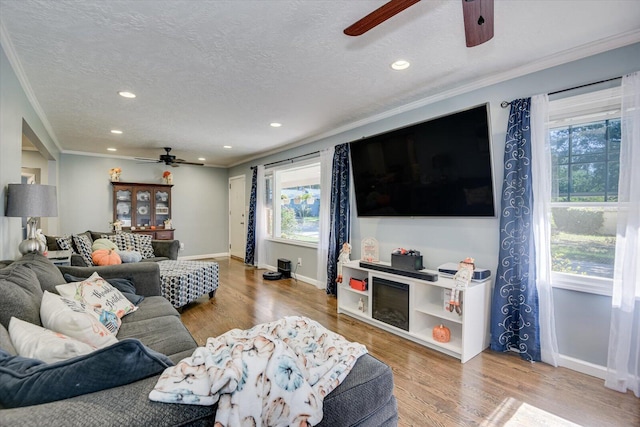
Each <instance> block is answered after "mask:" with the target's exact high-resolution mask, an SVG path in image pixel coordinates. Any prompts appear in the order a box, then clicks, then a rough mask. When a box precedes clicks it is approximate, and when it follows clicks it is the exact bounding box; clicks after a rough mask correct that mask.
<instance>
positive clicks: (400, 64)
mask: <svg viewBox="0 0 640 427" xmlns="http://www.w3.org/2000/svg"><path fill="white" fill-rule="evenodd" d="M410 66H411V63H410V62H409V61H405V60H404V59H399V60H397V61H396V62H394V63H393V64H391V68H393V69H394V70H396V71H402V70H406V69H407V68H409V67H410Z"/></svg>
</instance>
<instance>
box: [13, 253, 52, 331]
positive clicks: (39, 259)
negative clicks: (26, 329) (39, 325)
mask: <svg viewBox="0 0 640 427" xmlns="http://www.w3.org/2000/svg"><path fill="white" fill-rule="evenodd" d="M11 265H12V266H13V265H16V266H17V265H25V266H27V267H28V268H29V269H30V270H32V271H33V272H34V273H36V276H37V277H38V282H40V289H42V290H43V291H49V292H52V291H55V289H56V285H59V284H60V283H64V277H62V273H61V272H60V269H59V268H58V267H56V266H55V265H54V264H53V262H51V260H50V259H49V258H47V257H46V256H44V255H42V254H40V253H37V252H29V253H28V254H24V255H23V256H22V258H20V259H18V260H16V261H14V262H13V264H11ZM16 317H20V318H22V317H21V316H16ZM22 319H23V320H26V319H24V318H22ZM32 323H33V322H32Z"/></svg>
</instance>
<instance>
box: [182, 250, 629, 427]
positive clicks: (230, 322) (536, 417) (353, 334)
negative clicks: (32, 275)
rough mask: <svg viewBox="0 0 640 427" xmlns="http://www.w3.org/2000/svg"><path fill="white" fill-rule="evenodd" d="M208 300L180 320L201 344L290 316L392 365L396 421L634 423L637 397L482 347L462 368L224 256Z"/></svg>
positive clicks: (316, 294)
mask: <svg viewBox="0 0 640 427" xmlns="http://www.w3.org/2000/svg"><path fill="white" fill-rule="evenodd" d="M215 261H217V262H218V263H219V265H220V286H219V288H218V291H217V293H216V296H215V297H214V298H213V299H210V300H209V299H208V298H207V297H206V296H204V297H201V298H200V299H198V300H197V301H196V302H195V303H193V304H190V305H188V306H186V307H185V308H184V310H183V313H182V320H183V322H184V323H185V325H186V326H187V328H188V329H189V330H190V331H191V333H192V334H193V336H194V337H195V338H196V340H197V341H198V344H200V345H202V344H204V343H205V342H206V340H207V338H208V337H210V336H217V335H220V334H222V333H224V332H226V331H228V330H229V329H233V328H240V329H247V328H250V327H251V326H253V325H255V324H257V323H263V322H269V321H272V320H276V319H279V318H281V317H283V316H288V315H302V316H307V317H309V318H312V319H315V320H317V321H318V322H320V323H321V324H322V325H324V326H325V327H327V328H329V329H331V330H333V331H336V332H338V333H339V334H342V335H343V336H344V337H345V338H347V339H349V340H351V341H358V342H360V343H362V344H365V345H366V346H367V348H368V350H369V352H370V353H371V354H372V355H373V356H375V357H377V358H378V359H380V360H382V361H384V362H385V363H387V364H388V365H390V366H391V367H392V369H393V373H394V383H395V393H394V394H395V396H396V398H397V400H398V411H399V418H400V420H399V425H400V426H541V425H544V426H565V425H566V426H575V425H580V426H598V427H600V426H640V399H638V398H636V397H635V396H633V394H632V393H630V392H629V393H626V394H622V393H618V392H615V391H612V390H609V389H607V388H605V387H604V381H603V380H601V379H598V378H594V377H591V376H588V375H584V374H580V373H577V372H575V371H572V370H569V369H566V368H554V367H552V366H549V365H546V364H544V363H529V362H525V361H523V360H521V359H520V358H519V357H517V356H515V355H510V354H501V353H495V352H492V351H490V350H485V351H484V352H483V353H481V354H480V355H478V356H476V357H474V358H473V359H471V360H470V361H468V362H467V363H465V364H462V363H460V361H459V360H457V359H455V358H453V357H450V356H446V355H443V354H441V353H439V352H437V351H434V350H431V349H428V348H425V347H422V346H420V345H418V344H415V343H413V342H411V341H408V340H405V339H402V338H399V337H397V336H395V335H393V334H391V333H388V332H386V331H382V330H380V329H377V328H374V327H372V326H369V325H367V324H365V323H362V322H360V321H358V320H355V319H353V318H350V317H348V316H346V315H344V314H340V315H338V314H337V312H336V299H335V298H334V297H331V296H328V295H326V294H325V292H324V291H323V290H319V289H317V288H315V287H314V286H311V285H309V284H306V283H303V282H295V281H294V280H293V279H284V280H276V281H267V280H264V281H263V279H262V273H263V272H264V270H255V269H253V268H251V267H246V266H244V265H243V264H242V262H240V261H237V260H232V259H227V258H220V259H215Z"/></svg>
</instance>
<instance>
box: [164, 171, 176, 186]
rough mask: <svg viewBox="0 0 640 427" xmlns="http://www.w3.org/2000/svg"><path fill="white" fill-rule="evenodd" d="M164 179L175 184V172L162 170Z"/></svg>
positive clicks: (166, 182) (167, 182)
mask: <svg viewBox="0 0 640 427" xmlns="http://www.w3.org/2000/svg"><path fill="white" fill-rule="evenodd" d="M162 181H163V182H164V183H165V184H173V174H172V173H171V171H164V172H162Z"/></svg>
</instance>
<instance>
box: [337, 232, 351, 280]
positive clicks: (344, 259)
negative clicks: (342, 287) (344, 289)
mask: <svg viewBox="0 0 640 427" xmlns="http://www.w3.org/2000/svg"><path fill="white" fill-rule="evenodd" d="M349 254H351V245H350V244H349V243H347V242H344V243H343V244H342V249H340V254H339V255H338V277H336V282H338V283H342V266H343V265H344V264H346V263H348V262H349V261H350V259H349Z"/></svg>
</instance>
